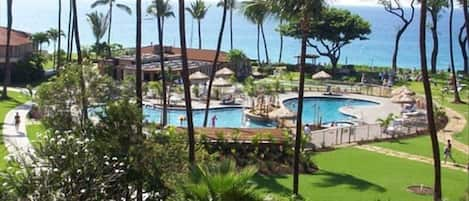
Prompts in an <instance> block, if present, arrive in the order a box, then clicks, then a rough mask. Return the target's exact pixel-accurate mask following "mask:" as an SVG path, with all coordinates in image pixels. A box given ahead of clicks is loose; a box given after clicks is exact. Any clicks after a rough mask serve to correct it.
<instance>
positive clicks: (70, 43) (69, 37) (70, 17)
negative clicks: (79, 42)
mask: <svg viewBox="0 0 469 201" xmlns="http://www.w3.org/2000/svg"><path fill="white" fill-rule="evenodd" d="M69 4H70V8H69V11H68V30H67V61H68V62H70V61H71V60H72V49H73V26H72V24H73V6H72V5H73V0H70V2H69Z"/></svg>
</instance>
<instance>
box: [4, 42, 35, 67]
mask: <svg viewBox="0 0 469 201" xmlns="http://www.w3.org/2000/svg"><path fill="white" fill-rule="evenodd" d="M32 53H33V44H32V43H29V44H25V45H20V46H13V47H10V61H11V62H17V61H19V60H21V59H23V58H25V57H27V56H29V55H31V54H32ZM5 55H6V46H3V45H2V46H0V63H4V62H5Z"/></svg>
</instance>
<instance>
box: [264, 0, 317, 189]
mask: <svg viewBox="0 0 469 201" xmlns="http://www.w3.org/2000/svg"><path fill="white" fill-rule="evenodd" d="M270 3H271V4H272V5H274V6H273V7H275V8H278V10H276V11H275V12H278V13H279V15H281V16H290V18H289V19H288V20H292V21H294V20H299V24H298V25H299V27H300V30H301V55H300V83H299V90H298V110H297V121H296V136H295V153H294V159H293V160H294V162H293V194H295V195H296V196H298V189H299V188H298V185H299V163H300V151H301V143H302V137H301V134H302V133H301V132H302V131H303V129H302V127H303V125H302V119H303V118H302V115H303V101H304V88H305V87H304V85H305V68H306V53H307V46H306V45H307V44H306V43H307V40H308V31H309V29H310V27H309V26H310V20H311V18H317V17H318V16H319V14H320V12H321V10H322V9H323V8H324V5H325V3H324V1H323V0H299V1H290V0H270Z"/></svg>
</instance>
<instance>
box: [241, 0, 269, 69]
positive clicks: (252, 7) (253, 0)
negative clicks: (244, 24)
mask: <svg viewBox="0 0 469 201" xmlns="http://www.w3.org/2000/svg"><path fill="white" fill-rule="evenodd" d="M242 9H243V14H244V16H245V17H246V18H247V19H248V20H249V21H251V22H252V23H254V24H256V25H257V58H258V60H259V61H258V62H260V53H259V52H260V50H259V42H260V41H259V40H260V34H262V39H263V42H264V51H265V58H266V60H267V63H270V59H269V51H268V49H267V41H266V39H265V34H264V21H265V20H266V19H267V17H268V15H269V12H270V7H269V5H268V3H267V1H266V0H248V1H243V2H242Z"/></svg>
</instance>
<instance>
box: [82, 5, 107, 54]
mask: <svg viewBox="0 0 469 201" xmlns="http://www.w3.org/2000/svg"><path fill="white" fill-rule="evenodd" d="M86 17H87V19H86V20H87V21H88V24H89V25H90V27H91V30H92V33H93V36H94V38H95V42H94V47H95V53H96V57H98V56H102V53H103V52H102V51H103V50H104V48H105V47H106V46H107V44H101V42H100V41H101V39H102V38H103V37H104V35H105V34H106V31H107V28H108V26H109V23H108V22H109V21H108V18H109V14H107V15H104V14H103V13H98V11H95V12H92V13H88V14H86ZM106 49H107V48H106Z"/></svg>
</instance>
